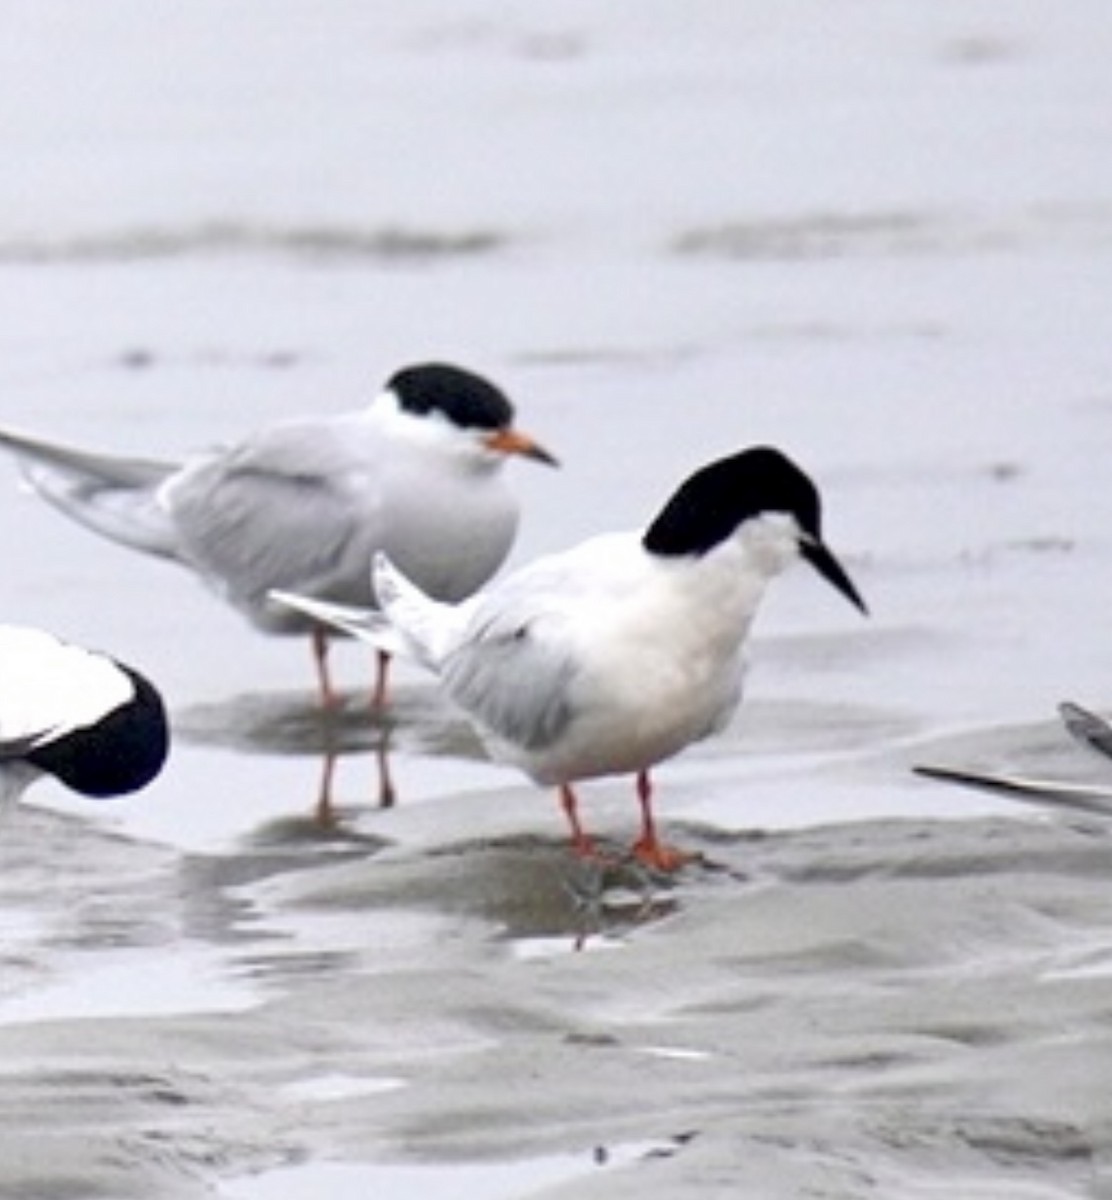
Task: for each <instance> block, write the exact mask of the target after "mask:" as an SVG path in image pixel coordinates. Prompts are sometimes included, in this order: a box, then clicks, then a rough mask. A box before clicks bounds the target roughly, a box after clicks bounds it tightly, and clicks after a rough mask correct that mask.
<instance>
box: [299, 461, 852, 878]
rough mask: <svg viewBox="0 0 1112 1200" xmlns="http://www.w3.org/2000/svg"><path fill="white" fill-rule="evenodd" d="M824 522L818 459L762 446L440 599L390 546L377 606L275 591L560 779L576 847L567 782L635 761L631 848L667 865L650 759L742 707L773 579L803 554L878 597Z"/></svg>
mask: <svg viewBox="0 0 1112 1200" xmlns="http://www.w3.org/2000/svg"><path fill="white" fill-rule="evenodd" d="M821 523H822V518H821V501H820V498H819V493H818V491H817V489H816V488H815V486H814V484H813V483H812V482H811V480H810V479H809V478H808V477H807V475H805V474H804V473H803V471H801V470H800V469H799V468H798V467H797V466H796V465H795V464H794V463H793V462H791V460H790V459H788V458H787V457H786V456H785V455H784V454H782V453H781V452H780V451H779V450H776V449H773V448H771V447H767V446H759V447H755V448H751V449H747V450H743V451H741V452H739V453H737V454H734V455H732V456H730V457H727V458H723V459H721V460H719V461H717V462H713V463H711V464H709V465H708V466H705V467H703V468H702V469H701V470H699V471H696V472H695V473H694V474H693V475H692V476H691V477H690V478H689V479H687V480H686V481H685V482H684V483H683V484H682V485H681V486H680V488H679V489H678V490H677V491H676V492H675V493H674V495H673V496H672V497H671V498H670V499H669V500H668V502H667V504H665V506H664V507H663V509H662V510H661V511H660V512H659V514H658V515H657V516H656V518H655V519H654V520H653V521H652V523H651V524H650V525H649V526H648V528H647V529H646V530H644V531H643V532H636V533H611V534H604V535H602V536H599V537H594V538H591V539H590V540H588V541H586V542H583V543H581V544H580V545H578V546H576V547H574V548H573V549H571V550H568V551H566V552H564V553H561V554H555V555H552V556H550V557H546V558H540V559H538V560H536V561H535V562H533V563H532V564H530V565H528V566H526V567H524V568H522V569H521V570H519V571H517V572H516V573H514V574H511V575H509V576H507V577H505V578H504V579H503V580H501V581H500V582H497V583H495V584H494V585H492V586H491V587H490V588H488V589H487V590H484V591H481V592H479V593H477V594H476V595H474V596H472V597H471V598H469V599H468V600H466V601H464V602H462V603H460V604H455V605H452V604H445V603H442V602H440V601H437V600H434V599H433V598H431V597H429V596H428V595H427V594H425V593H424V592H423V591H421V590H420V589H419V588H418V587H417V586H416V584H415V583H414V582H413V581H411V580H409V579H407V578H406V576H405V575H404V573H403V572H402V571H401V570H400V569H399V568H398V566H397V565H396V564H393V563H392V562H391V561H390V560H389V559H388V558H387V557H386V556H385V555H383V554H378V555H377V556H376V558H375V560H374V564H373V575H374V587H375V592H376V594H377V596H378V600H379V605H380V608H381V612H371V611H367V610H356V609H345V608H341V607H337V606H333V605H328V604H324V603H320V602H317V601H315V600H313V599H311V598H307V597H302V596H296V595H288V594H282V595H279V596H277V597H276V598H277V599H279V600H280V601H281V602H282V603H285V604H288V605H290V606H291V607H294V608H296V609H298V610H299V611H302V612H305V613H307V614H310V615H312V616H313V617H315V618H317V619H319V620H321V621H329V622H331V623H333V624H334V625H336V626H337V627H338V628H341V629H344V630H346V631H347V632H349V633H352V634H354V635H355V636H357V637H360V638H363V639H364V640H365V641H368V642H370V643H371V644H373V645H376V646H378V647H379V648H380V649H385V650H388V651H391V652H404V653H406V654H408V655H409V656H410V657H412V658H415V659H416V660H417V661H418V662H419V663H421V664H423V665H424V666H425V667H426V668H428V669H429V670H431V671H432V672H434V673H435V674H436V675H437V676H438V677H439V679H440V682H441V685H442V687H443V689H444V691H445V693H446V694H447V696H448V698H449V699H450V700H451V701H453V702H454V703H455V704H456V705H457V706H458V707H459V708H460V709H461V710H462V711H463V712H464V713H465V714H466V715H467V716H468V717H469V718H470V720H471V722H472V723H473V724H474V725H475V727H476V729H477V731H478V733H479V734H480V736H481V737H482V738H483V740H484V741H485V743H486V745H487V747H488V749H489V751H490V753H491V755H492V757H494V758H496V759H498V760H501V761H504V762H508V763H510V764H513V765H515V766H517V767H519V768H520V769H521V770H523V771H524V772H525V773H526V774H527V775H528V776H529V777H530V778H531V779H532V780H533V781H534V782H535V783H537V784H540V785H542V786H555V787H557V788H558V789H559V795H560V800H561V804H562V806H563V809H564V812H565V813H566V815H567V818H568V821H569V823H570V826H571V831H572V842H573V846H574V848H575V849H576V850H577V851H578V852H580V853H583V854H588V855H589V854H592V853H593V845H592V842H591V839H590V838H589V837H588V836H587V834H586V833H585V832H584V829H583V827H582V825H581V823H580V821H579V817H578V810H577V802H576V797H575V793H574V791H573V785H574V784H576V783H578V782H579V781H581V780H585V779H592V778H595V777H598V776H605V775H625V774H633V775H635V776H636V782H637V796H638V800H639V802H640V809H641V831H640V836H639V838H638V840H637V841H636V843H635V844H634V846H633V854H634V855H635V857H636V858H638V859H640V860H641V861H643V862H644V863H646V864H648V865H650V866H652V867H656V868H659V869H662V870H671V869H674V868H676V867H678V866H679V865H681V863H682V862H683V861H684V860H685V858H686V856H684V855H682V854H680V853H679V852H677V851H675V850H673V849H672V848H671V847H669V846H667V845H665V844H664V843H662V842H661V841H660V840H659V838H658V836H657V832H656V826H655V822H654V819H653V811H652V788H651V783H650V776H649V773H650V770H651V768H652V767H654V766H656V764H658V763H660V762H662V761H663V760H665V759H667V758H670V757H672V756H673V755H675V754H677V753H678V752H679V751H681V750H683V749H684V748H685V747H686V746H688V745H690V744H691V743H693V742H697V741H699V740H701V739H703V738H707V737H710V736H711V735H712V734H715V733H718V732H719V731H721V730H722V729H723V728H724V727H725V726H726V725H727V723H728V722H729V721H730V719H731V717H732V716H733V714H734V712H735V710H736V709H737V707H738V705H739V703H740V701H741V696H742V682H743V677H744V672H745V655H744V650H745V643H746V639H747V636H748V633H749V629H750V625H751V623H752V621H753V618H754V615H755V614H756V612H757V608H758V605H759V604H760V601H761V598H762V596H763V595H764V592H765V588H766V586H767V584H768V583H769V581H770V580H771V579H773V578H774V577H775V576H776V575H778V574H779V573H780V572H781V571H782V570H783V569H784V568H785V567H787V566H788V565H789V564H790V563H791V562H792V561H793V560H795V559H797V558H802V559H803V560H804V561H806V562H808V563H810V565H811V566H812V567H813V568H814V569H815V570H816V571H817V572H818V573H819V574H820V575H821V576H822V577H823V578H824V579H826V580H827V582H829V583H830V584H832V585H833V586H834V587H835V588H836V589H837V590H838V591H839V592H841V593H842V595H843V596H845V597H846V598H847V599H848V600H849V601H850V602H851V603H853V604H854V605H856V606H857V608H859V609H860V610H861V611H862V612H863V613H864V612H867V609H866V607H865V603H864V601H863V600H862V599H861V596H860V595H859V594H858V592H857V589H856V588H855V587H854V585H853V583H852V582H851V580H850V578H849V576H848V575H847V574H846V572H845V570H844V569H843V568H842V566H841V565H840V563H839V562H838V560H837V559H836V558H835V557H834V555H833V554H832V553H831V551H830V550H829V549H828V548H827V546H826V544H825V543H824V542H823V540H822V528H821Z"/></svg>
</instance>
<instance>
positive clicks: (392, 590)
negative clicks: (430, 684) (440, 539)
mask: <svg viewBox="0 0 1112 1200" xmlns="http://www.w3.org/2000/svg"><path fill="white" fill-rule="evenodd" d="M371 584H372V586H373V587H374V593H375V596H376V598H377V599H378V603H379V607H380V608H381V609H382V612H383V615H384V616H385V617H386V619H387V620H388V621H389V623H390V625H391V627H392V628H393V629H394V631H395V632H396V633H397V634H398V635H399V637H400V638H401V640H402V643H403V645H404V650H403V653H405V654H408V656H409V657H410V658H415V659H416V660H417V661H418V662H419V663H422V664H423V665H424V666H426V667H428V668H429V670H431V671H435V672H437V673H439V671H440V667H441V664H442V663H443V661H444V658H445V656H446V655H447V654H448V652H449V651H450V650H451V649H452V647H453V646H454V645H455V640H456V636H455V635H456V630H457V627H458V625H459V618H458V614H459V613H460V611H461V610H460V607H459V606H458V605H455V604H444V603H442V602H441V601H439V600H434V599H433V598H432V597H431V596H428V595H426V594H425V593H424V592H423V591H421V589H420V588H419V587H418V586H417V585H416V584H415V583H413V582H412V581H411V580H409V579H407V578H406V576H405V575H403V574H402V572H401V571H399V570H398V568H397V567H396V566H394V564H393V563H392V562H391V561H390V560H389V558H387V557H386V555H385V554H383V553H382V552H381V551H379V552H378V553H377V554H376V555H375V556H374V559H373V561H372V563H371Z"/></svg>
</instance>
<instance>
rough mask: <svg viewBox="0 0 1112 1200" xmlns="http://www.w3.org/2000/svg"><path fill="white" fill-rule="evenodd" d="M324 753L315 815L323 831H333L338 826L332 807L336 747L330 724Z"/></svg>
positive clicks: (326, 730) (326, 732)
mask: <svg viewBox="0 0 1112 1200" xmlns="http://www.w3.org/2000/svg"><path fill="white" fill-rule="evenodd" d="M323 729H324V751H323V754H322V757H321V769H320V787H319V788H318V789H317V807H316V810H315V813H314V816H315V819H316V823H317V824H318V825H319V826H320V827H321V829H332V828H334V827H335V824H336V810H335V809H334V808H333V806H332V781H333V779H334V778H335V776H336V759H337V758H338V755H337V753H336V746H335V743H334V742H333V739H332V727H331V725H330V724H329V722H327V721H326V722H325V723H324V726H323Z"/></svg>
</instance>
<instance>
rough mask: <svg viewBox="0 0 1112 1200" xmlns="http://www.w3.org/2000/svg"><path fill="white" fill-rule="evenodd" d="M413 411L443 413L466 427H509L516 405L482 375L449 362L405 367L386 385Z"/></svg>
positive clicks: (419, 414)
mask: <svg viewBox="0 0 1112 1200" xmlns="http://www.w3.org/2000/svg"><path fill="white" fill-rule="evenodd" d="M386 386H387V388H389V389H390V391H392V392H393V393H394V394H395V395H396V396H397V398H398V404H399V405H400V406H401V407H402V408H403V409H404V410H405V411H406V412H409V413H413V414H414V415H416V416H424V415H425V414H426V413H430V412H433V411H436V412H441V413H443V414H444V416H446V417H447V418H448V420H449V421H451V422H452V423H453V424H455V425H459V426H460V428H462V429H505V428H507V427H508V426H510V425H511V424H512V423H513V419H514V407H513V405H512V404H511V403H510V401H509V400H508V399H507V398H506V396H505V395H504V394H503V393H502V392H501V391H500V390H499V389H498V388H496V387H495V386H494V384H493V383H490V382H489V381H488V380H486V379H483V378H482V376H480V375H475V374H473V373H472V372H471V371H465V370H463V368H462V367H453V366H451V365H449V364H448V363H421V364H419V365H416V366H412V367H404V368H403V369H402V370H400V371H397V372H396V373H395V374H394V375H392V376H391V377H390V379H389V380H388V381H387V384H386Z"/></svg>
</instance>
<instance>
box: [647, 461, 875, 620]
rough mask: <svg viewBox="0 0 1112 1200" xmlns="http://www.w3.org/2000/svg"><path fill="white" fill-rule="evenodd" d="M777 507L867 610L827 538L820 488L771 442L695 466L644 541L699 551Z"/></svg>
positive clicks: (675, 550) (802, 543)
mask: <svg viewBox="0 0 1112 1200" xmlns="http://www.w3.org/2000/svg"><path fill="white" fill-rule="evenodd" d="M774 512H780V513H787V514H789V515H790V516H792V517H794V518H795V521H796V524H797V525H798V526H799V531H800V532H799V550H800V553H801V554H802V556H803V557H804V558H805V559H806V560H807V561H808V562H809V563H810V564H811V565H812V566H813V567H814V568H815V570H816V571H818V572H819V574H820V575H822V577H823V578H824V579H826V580H827V582H828V583H830V584H832V585H833V586H834V587H835V588H837V589H838V591H840V592H841V593H842V595H844V596H845V597H846V598H847V599H848V600H849V601H850V602H851V603H853V604H855V605H856V606H857V607H858V608H859V609H861V611H862V612H865V611H866V609H865V604H864V601H863V600H862V599H861V597H860V595H858V592H857V589H856V588H855V587H854V586H853V583H852V582H851V581H850V578H849V576H848V575H847V574H846V573H845V571H844V570H843V569H842V566H841V564H840V563H839V562H838V560H837V559H836V558H835V557H834V555H833V554H831V552H830V551H829V550H828V549H827V547H826V546H825V545H824V543H823V540H822V503H821V501H820V499H819V493H818V489H817V488H816V487H815V485H814V484H813V483H812V482H811V480H810V479H809V478H808V477H807V475H805V474H804V472H803V471H801V470H800V469H799V468H798V467H797V466H796V465H795V463H793V462H792V461H791V459H789V458H788V457H787V456H786V455H784V454H782V453H781V452H780V451H779V450H776V449H774V448H773V447H771V446H756V447H753V448H752V449H749V450H742V451H741V452H740V453H738V454H734V455H731V456H730V457H729V458H723V459H719V460H718V461H717V462H713V463H710V464H709V465H708V466H705V467H703V468H702V469H700V470H698V471H696V472H695V474H694V475H692V476H690V478H688V479H687V480H685V482H684V483H683V484H681V485H680V487H679V488H678V489H677V490H676V492H675V493H674V494H673V495H672V497H671V499H670V500H669V501H668V503H667V504H665V506H664V508H663V509H661V511H660V513H659V514H658V515H657V517H656V519H655V520H654V521H653V523H652V524H651V525H650V526H649V528H648V530H647V532H646V533H645V536H644V538H643V539H642V541H643V545H644V547H645V549H646V550H648V551H649V553H651V554H659V555H662V556H665V557H678V556H682V555H695V556H700V555H703V554H706V553H708V552H709V551H711V550H713V549H714V548H715V546H718V545H720V544H721V543H722V542H724V541H726V540H727V539H728V538H730V537H732V536H733V535H734V533H735V531H736V530H737V528H738V526H740V525H741V524H742V523H743V522H745V521H747V520H749V519H750V518H752V517H757V516H760V515H761V514H762V513H774Z"/></svg>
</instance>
